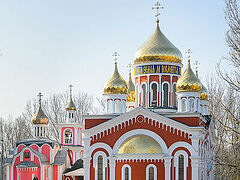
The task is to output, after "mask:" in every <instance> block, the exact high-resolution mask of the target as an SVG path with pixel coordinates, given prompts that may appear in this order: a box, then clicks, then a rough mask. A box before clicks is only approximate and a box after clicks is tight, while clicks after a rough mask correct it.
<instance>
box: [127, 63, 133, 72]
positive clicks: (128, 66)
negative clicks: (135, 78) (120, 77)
mask: <svg viewBox="0 0 240 180" xmlns="http://www.w3.org/2000/svg"><path fill="white" fill-rule="evenodd" d="M127 68H128V71H129V73H131V70H132V64H131V63H129V64H128V65H127Z"/></svg>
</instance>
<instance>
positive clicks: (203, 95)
mask: <svg viewBox="0 0 240 180" xmlns="http://www.w3.org/2000/svg"><path fill="white" fill-rule="evenodd" d="M200 93H201V94H200V98H201V100H208V91H207V88H206V87H205V86H204V85H202V89H201V91H200Z"/></svg>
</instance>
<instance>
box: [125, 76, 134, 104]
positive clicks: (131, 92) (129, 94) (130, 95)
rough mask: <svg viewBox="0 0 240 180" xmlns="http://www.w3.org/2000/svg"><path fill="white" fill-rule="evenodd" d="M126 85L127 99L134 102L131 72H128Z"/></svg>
mask: <svg viewBox="0 0 240 180" xmlns="http://www.w3.org/2000/svg"><path fill="white" fill-rule="evenodd" d="M127 87H128V97H127V101H129V102H135V85H134V84H133V82H132V77H131V73H129V80H128V84H127Z"/></svg>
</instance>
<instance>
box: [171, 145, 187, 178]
mask: <svg viewBox="0 0 240 180" xmlns="http://www.w3.org/2000/svg"><path fill="white" fill-rule="evenodd" d="M180 155H183V157H184V165H183V166H184V180H187V167H188V154H187V152H186V151H183V150H179V151H177V152H176V153H175V154H174V158H173V162H174V167H175V173H176V179H178V168H179V167H178V165H179V163H178V160H179V156H180Z"/></svg>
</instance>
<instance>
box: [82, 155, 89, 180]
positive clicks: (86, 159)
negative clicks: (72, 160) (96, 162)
mask: <svg viewBox="0 0 240 180" xmlns="http://www.w3.org/2000/svg"><path fill="white" fill-rule="evenodd" d="M90 161H91V157H84V158H83V167H84V180H90Z"/></svg>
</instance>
